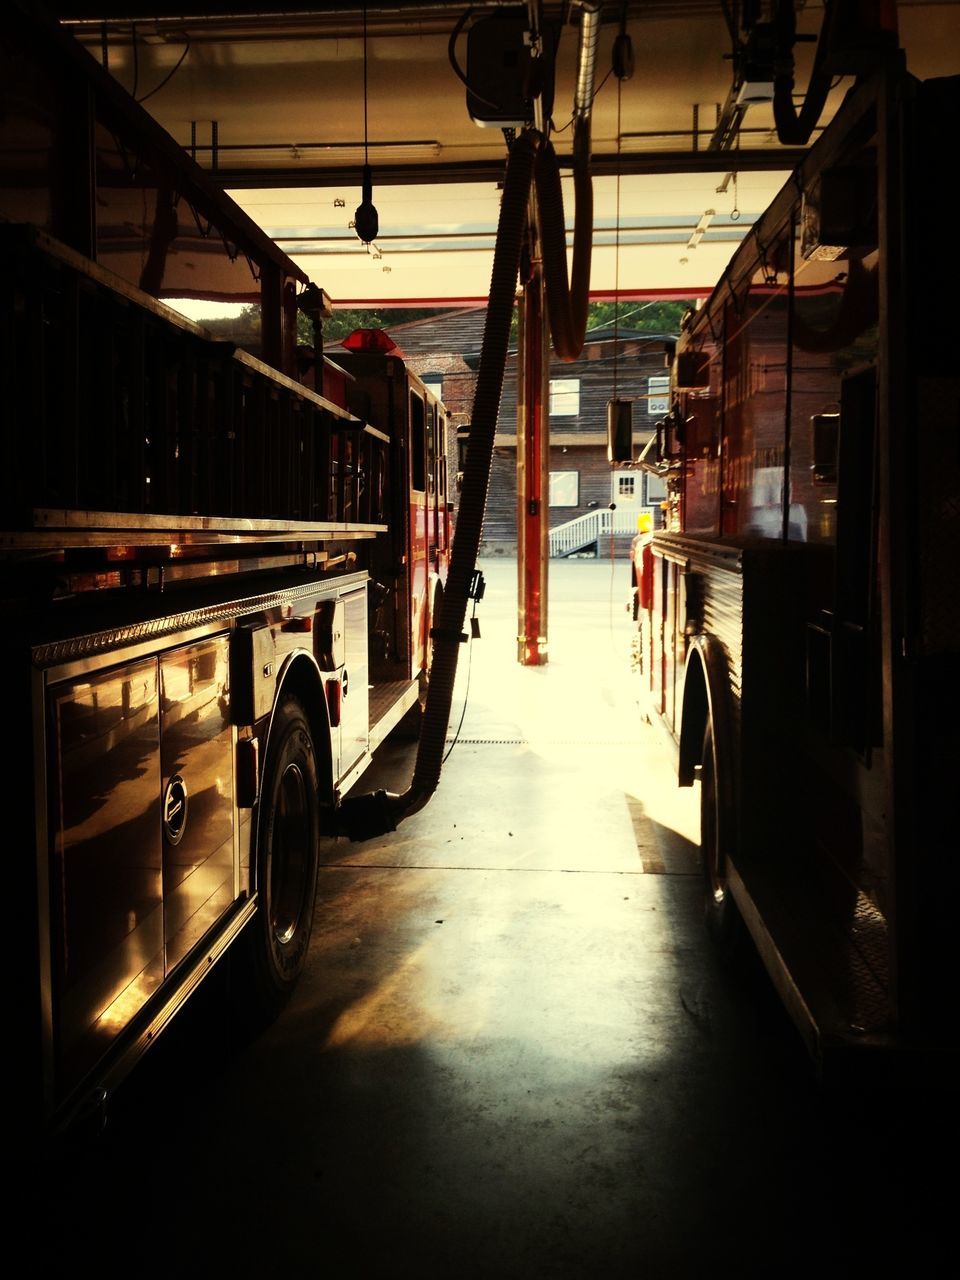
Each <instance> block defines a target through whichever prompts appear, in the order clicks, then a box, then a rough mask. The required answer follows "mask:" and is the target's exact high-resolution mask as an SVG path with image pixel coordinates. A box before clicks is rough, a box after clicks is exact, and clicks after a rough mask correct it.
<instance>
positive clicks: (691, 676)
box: [678, 649, 710, 787]
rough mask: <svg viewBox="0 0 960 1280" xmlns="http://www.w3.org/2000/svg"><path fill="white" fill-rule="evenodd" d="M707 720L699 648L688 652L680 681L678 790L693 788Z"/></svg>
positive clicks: (705, 685)
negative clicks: (679, 788)
mask: <svg viewBox="0 0 960 1280" xmlns="http://www.w3.org/2000/svg"><path fill="white" fill-rule="evenodd" d="M709 720H710V695H709V693H708V690H707V677H706V672H705V671H704V668H703V658H702V657H701V655H700V652H699V650H698V649H693V650H691V653H690V657H689V658H688V659H687V669H686V673H685V674H684V678H683V709H682V711H681V717H680V765H679V769H678V776H679V782H680V786H681V787H691V786H693V779H694V771H695V769H696V767H697V765H699V764H702V763H703V760H702V757H703V735H704V733H705V732H706V728H707V724H708V722H709Z"/></svg>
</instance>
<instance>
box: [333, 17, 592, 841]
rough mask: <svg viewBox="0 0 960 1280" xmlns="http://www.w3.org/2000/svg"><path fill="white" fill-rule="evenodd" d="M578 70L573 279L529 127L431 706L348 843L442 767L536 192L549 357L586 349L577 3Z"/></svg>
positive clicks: (540, 143) (354, 822)
mask: <svg viewBox="0 0 960 1280" xmlns="http://www.w3.org/2000/svg"><path fill="white" fill-rule="evenodd" d="M581 7H582V9H583V18H582V23H581V40H580V58H579V73H578V79H577V91H576V100H575V106H574V187H575V192H576V201H577V208H576V220H575V227H574V254H573V281H572V288H571V287H570V285H569V283H568V279H567V256H566V226H565V220H564V213H563V194H562V190H561V186H560V168H559V164H558V162H557V157H556V153H555V152H554V149H553V147H552V145H551V144H550V142H549V141H548V140H545V139H544V137H543V135H542V134H541V133H539V132H538V131H536V130H533V129H525V130H524V131H523V132H522V133H520V134H519V136H518V137H517V138H516V140H515V141H514V142H513V144H512V146H511V147H510V153H509V156H508V160H507V171H506V178H505V180H504V189H503V196H502V199H501V203H500V217H499V222H498V225H497V240H496V248H495V250H494V259H493V272H492V278H491V282H490V301H489V304H488V306H487V315H486V320H485V322H484V330H483V344H482V346H481V350H480V364H479V368H478V372H477V385H476V389H475V391H474V400H473V415H472V418H471V423H470V435H469V442H468V445H467V459H466V465H465V467H464V472H463V488H462V489H461V492H460V510H459V512H458V514H457V527H456V530H455V532H454V537H453V546H452V547H451V551H450V567H449V570H448V572H447V583H446V590H445V591H444V593H443V596H442V598H441V601H440V608H439V611H438V616H437V617H436V618H435V619H433V625H432V628H431V632H430V636H431V639H432V641H433V660H432V662H431V666H430V683H429V687H428V691H427V701H426V706H425V708H424V712H423V719H422V721H421V725H420V739H419V743H418V745H417V760H416V764H415V766H414V772H413V779H412V781H411V784H410V786H409V787H408V789H407V790H406V791H404V792H403V793H402V794H400V795H394V794H390V793H387V792H384V791H379V792H376V793H374V794H373V795H365V796H358V797H356V798H354V797H350V796H348V797H347V798H346V799H345V800H344V801H343V803H342V804H341V806H340V810H339V815H338V822H337V828H338V830H339V831H340V832H341V833H342V834H344V835H348V836H350V838H351V839H353V840H365V839H369V838H371V837H373V836H376V835H380V834H382V833H383V832H385V831H392V830H395V829H396V825H397V823H398V822H400V821H401V820H402V819H403V818H405V817H408V816H409V815H410V814H412V813H416V812H417V811H418V810H419V809H422V808H423V806H424V805H425V804H426V803H427V801H428V800H429V799H430V797H431V796H432V795H433V793H434V791H435V790H436V788H437V783H438V782H439V780H440V769H441V766H442V764H443V755H444V745H445V739H446V735H447V726H448V724H449V721H450V707H451V705H452V703H453V686H454V681H455V679H456V674H457V659H458V656H459V649H460V644H461V642H462V641H463V640H465V639H466V637H465V636H464V635H463V634H462V630H463V623H464V618H465V616H466V611H467V601H468V599H469V594H470V583H471V580H472V578H473V573H474V569H475V567H476V563H477V554H478V552H479V550H480V536H481V533H482V530H483V517H484V512H485V509H486V505H487V490H488V488H489V484H490V468H491V463H492V460H493V442H494V438H495V436H496V430H497V419H498V417H499V413H500V396H501V392H502V390H503V377H504V369H505V367H506V362H507V350H508V347H509V342H510V323H511V319H512V316H513V304H514V293H515V290H516V284H517V275H518V272H519V268H520V256H521V250H522V248H523V245H524V241H525V238H526V230H527V221H528V215H529V201H530V193H531V190H532V189H533V187H534V184H535V185H536V194H537V204H538V208H539V212H540V224H541V226H540V230H541V236H540V241H541V246H542V253H543V275H544V283H545V286H546V293H547V306H548V314H549V320H550V327H551V330H552V333H553V344H554V350H555V351H556V353H557V355H558V356H559V357H560V359H561V360H575V359H576V357H577V356H578V355H579V354H580V351H581V350H582V348H583V339H584V333H585V330H586V323H587V304H588V300H589V286H590V258H591V248H592V242H593V187H592V182H591V178H590V124H589V120H590V108H591V105H592V102H593V80H594V71H595V65H596V50H597V41H598V37H599V8H600V6H599V4H593V3H584V4H582V6H581Z"/></svg>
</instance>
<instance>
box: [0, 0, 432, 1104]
mask: <svg viewBox="0 0 960 1280" xmlns="http://www.w3.org/2000/svg"><path fill="white" fill-rule="evenodd" d="M2 63H3V79H4V85H5V95H6V104H7V105H6V107H5V113H4V118H3V120H2V122H0V138H2V143H0V145H2V150H3V166H4V181H3V184H2V193H0V258H2V264H3V267H2V274H0V324H2V333H0V338H2V352H3V386H4V396H3V418H2V434H3V456H4V468H3V476H2V480H0V485H2V488H3V518H2V521H0V530H2V531H0V548H2V550H0V596H2V599H3V605H4V627H3V640H2V649H3V655H4V659H5V664H4V665H5V670H6V699H7V716H6V722H7V725H8V732H9V739H8V741H9V742H10V744H11V745H12V744H13V743H16V744H17V745H16V748H15V749H12V750H11V751H10V752H8V755H7V765H6V776H7V785H8V790H7V794H8V797H9V800H10V802H11V803H10V805H9V821H8V824H7V840H6V845H5V848H6V850H7V865H8V869H9V880H8V890H9V892H10V901H11V905H12V906H13V912H12V915H11V919H10V922H9V924H10V927H9V929H7V930H5V931H4V936H5V945H6V947H7V949H8V957H7V958H8V965H9V967H8V969H7V972H8V974H9V975H10V982H9V985H8V990H11V989H12V993H13V998H12V999H11V1000H10V1001H9V1008H10V1019H11V1020H10V1022H9V1024H8V1036H9V1038H10V1041H11V1042H13V1043H16V1044H17V1045H18V1046H27V1047H28V1048H27V1049H26V1050H24V1051H23V1052H21V1051H19V1050H18V1059H19V1060H20V1062H21V1064H22V1073H21V1075H20V1076H19V1077H18V1085H17V1088H18V1093H17V1096H18V1098H20V1099H21V1101H22V1103H23V1106H22V1111H23V1113H24V1114H25V1115H27V1114H29V1117H30V1120H31V1123H32V1122H33V1120H35V1119H39V1120H40V1122H42V1123H45V1124H46V1125H47V1126H56V1125H57V1124H58V1123H60V1121H61V1120H63V1119H64V1118H66V1117H69V1116H71V1115H73V1114H74V1113H75V1112H76V1111H77V1110H83V1109H85V1108H86V1107H87V1106H88V1105H90V1103H91V1102H93V1103H94V1104H95V1105H97V1106H99V1105H100V1104H101V1102H102V1100H103V1099H104V1098H105V1096H106V1095H107V1093H108V1092H109V1091H110V1089H111V1088H112V1086H113V1084H114V1083H115V1082H116V1081H117V1080H118V1079H119V1078H120V1077H121V1076H122V1075H123V1073H124V1072H125V1071H127V1070H128V1069H129V1067H130V1066H131V1065H132V1063H133V1062H134V1061H136V1060H137V1058H138V1057H139V1056H140V1055H141V1054H142V1053H143V1052H144V1050H145V1049H146V1048H147V1047H148V1046H149V1045H150V1044H151V1043H152V1042H153V1041H154V1040H155V1039H156V1037H157V1036H158V1035H159V1034H160V1032H161V1031H162V1030H163V1029H164V1027H165V1026H166V1025H167V1024H168V1023H169V1021H170V1020H171V1018H172V1017H173V1016H174V1014H175V1013H176V1012H177V1010H178V1009H179V1008H180V1007H181V1006H182V1005H183V1004H184V1003H185V1002H186V1001H187V1000H188V999H189V998H190V996H191V994H192V993H193V991H194V990H195V989H196V988H197V987H198V985H199V984H200V983H201V982H202V981H203V980H204V978H205V977H206V975H207V974H208V973H210V972H211V971H212V969H213V968H214V966H215V965H216V963H217V962H218V961H220V960H221V959H223V958H224V957H226V956H228V955H229V956H230V958H231V961H232V962H235V964H236V974H237V978H236V981H237V983H240V984H241V985H242V989H243V991H244V1003H245V1007H246V1010H247V1011H248V1013H250V1014H251V1015H252V1016H254V1017H256V1018H261V1017H264V1016H267V1015H269V1014H270V1013H271V1012H273V1011H275V1010H276V1009H277V1008H278V1007H279V1006H280V1005H281V1004H282V1002H283V1000H284V999H285V997H286V995H287V994H288V992H289V991H290V989H291V988H292V986H293V984H294V983H295V981H296V979H297V977H298V975H299V973H300V970H301V969H302V966H303V963H304V958H305V953H306V948H307V943H308V941H309V937H310V929H311V922H312V915H313V906H314V894H315V888H316V878H317V866H318V860H319V859H320V858H321V857H322V856H323V847H324V840H325V839H326V838H327V837H330V836H332V833H333V831H334V821H333V816H332V815H333V814H334V812H335V811H336V810H337V808H338V806H339V802H340V799H341V797H344V796H346V794H347V793H348V792H349V791H350V790H351V788H354V787H355V784H356V782H357V780H358V779H359V778H360V776H361V775H362V773H363V771H364V769H365V768H366V766H367V764H368V763H369V761H370V759H371V752H372V751H373V749H374V748H375V747H376V745H377V744H378V743H379V742H380V741H382V739H383V737H384V736H385V735H386V734H387V733H388V732H389V731H390V730H391V729H392V728H393V727H394V726H395V725H396V724H397V723H398V722H399V721H400V720H401V718H402V717H404V716H406V715H408V714H412V715H414V716H415V715H416V711H417V707H418V703H419V700H420V696H421V689H420V685H421V683H422V679H423V674H424V671H425V669H426V665H427V662H428V657H429V644H430V642H429V633H430V630H431V623H432V615H433V611H434V610H435V608H436V607H437V606H438V602H439V600H440V598H441V594H442V584H443V580H444V577H445V574H446V566H447V559H448V550H449V533H450V530H449V515H450V507H449V503H448V498H447V487H446V486H447V471H446V414H445V411H444V408H443V405H442V404H441V403H440V402H439V401H438V400H437V399H436V397H435V396H433V395H432V394H431V393H430V391H429V390H428V389H427V388H426V387H425V386H424V385H423V384H422V383H421V382H420V380H419V379H418V378H416V377H415V376H414V375H413V374H412V373H411V372H410V371H409V370H408V369H406V367H405V365H404V363H403V361H402V359H401V358H400V357H399V356H398V355H397V354H396V353H392V354H389V353H388V354H384V353H383V352H377V351H373V352H371V351H368V350H365V349H364V347H365V345H367V346H369V343H367V344H364V342H363V339H362V338H358V339H356V340H355V341H354V342H353V343H351V344H349V345H350V346H351V347H353V348H358V347H359V348H360V349H359V350H357V349H354V350H351V351H350V352H349V353H347V354H345V355H344V357H343V360H342V362H341V363H339V364H335V363H334V362H332V361H331V360H330V359H329V358H328V357H326V356H325V355H324V353H323V351H322V319H323V316H324V314H325V312H326V309H327V305H328V302H329V300H328V299H326V297H325V295H323V294H322V291H320V290H319V289H317V288H316V287H315V286H313V285H311V284H310V282H309V281H308V280H307V278H306V276H305V275H304V273H303V272H302V271H301V270H300V269H299V268H298V267H297V266H296V265H295V264H294V263H293V262H292V261H291V260H290V259H289V258H287V257H286V256H285V255H284V254H283V253H281V252H280V251H279V250H278V248H277V247H276V246H275V245H274V244H273V242H272V241H270V240H269V238H268V237H267V236H265V235H264V234H263V233H262V232H261V231H260V230H259V228H257V227H256V226H255V225H254V224H253V223H252V222H251V221H250V220H249V218H247V217H246V215H245V214H244V213H243V212H242V211H241V210H240V209H239V207H237V206H236V205H235V204H234V203H233V202H232V201H231V200H230V199H229V198H228V197H227V196H226V195H225V193H224V192H223V191H222V190H220V189H219V188H218V187H217V186H216V184H215V183H214V182H213V181H211V179H210V177H209V176H208V175H207V174H205V173H204V172H202V171H201V170H200V169H199V167H198V166H196V165H195V164H194V163H193V161H192V160H191V159H190V157H189V156H188V155H187V154H186V153H185V152H184V151H183V150H182V149H181V148H180V147H178V146H177V145H176V144H175V143H174V141H173V140H172V139H171V138H169V136H168V135H166V134H165V133H164V132H163V131H162V130H161V129H160V128H159V127H158V126H157V125H156V123H155V122H154V121H153V120H152V119H151V118H150V117H149V116H148V115H147V114H146V112H145V111H144V110H143V109H142V108H140V107H139V106H138V105H137V104H136V103H135V102H134V101H133V99H132V98H130V97H129V96H128V95H126V94H125V93H124V92H123V91H122V90H121V89H120V87H119V86H118V85H117V84H116V83H115V82H114V81H113V80H112V79H111V77H110V76H109V75H108V74H107V73H106V72H105V71H103V70H102V69H101V68H100V66H99V65H98V64H97V63H96V62H95V61H94V59H92V58H91V57H90V56H89V55H88V54H86V53H85V52H84V51H83V50H81V49H80V47H79V46H78V45H77V44H76V43H75V42H74V41H72V40H71V39H70V38H69V37H67V36H65V35H63V34H62V33H61V32H60V31H59V30H58V29H57V28H56V27H53V26H49V25H47V24H46V22H44V21H43V20H42V19H40V18H39V17H37V16H35V15H34V14H32V13H31V12H30V11H29V9H28V8H27V7H25V6H24V7H21V6H19V5H14V6H13V7H12V11H11V13H10V14H9V15H8V17H7V20H6V21H5V24H4V33H3V39H2ZM174 297H185V298H212V299H233V300H237V299H239V300H244V301H255V302H257V303H259V305H260V316H261V334H260V343H259V353H258V354H256V355H255V354H251V353H250V352H248V351H246V350H243V349H240V348H239V347H236V346H234V344H233V343H231V342H228V341H225V340H221V339H217V338H215V337H213V336H212V335H211V334H210V333H208V332H207V331H205V330H204V329H203V328H201V327H200V326H199V325H197V324H195V323H193V322H191V321H190V320H187V319H185V318H184V317H183V316H182V315H181V314H179V313H178V312H177V311H175V310H173V309H171V308H170V307H168V306H167V305H165V304H164V303H163V302H162V301H160V299H161V298H174ZM298 308H300V309H301V310H303V311H304V312H305V313H306V314H307V316H308V318H309V319H310V321H312V324H313V334H314V345H313V349H312V351H310V352H308V353H307V355H308V357H309V358H308V359H307V360H306V361H304V360H303V358H302V356H303V353H302V351H300V352H298V343H297V336H296V331H297V326H296V321H297V311H298ZM305 367H306V368H307V369H308V374H307V375H305V376H306V378H307V380H308V381H309V380H312V382H313V384H314V385H313V388H311V387H310V386H307V385H304V378H303V377H302V376H301V375H302V374H303V369H304V368H305ZM323 391H325V392H326V394H325V395H324V394H321V392H323ZM30 1046H32V1047H33V1048H32V1049H31V1048H29V1047H30Z"/></svg>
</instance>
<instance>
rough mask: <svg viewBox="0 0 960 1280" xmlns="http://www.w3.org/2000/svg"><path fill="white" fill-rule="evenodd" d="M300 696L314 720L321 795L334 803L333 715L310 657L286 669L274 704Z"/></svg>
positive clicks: (294, 662)
mask: <svg viewBox="0 0 960 1280" xmlns="http://www.w3.org/2000/svg"><path fill="white" fill-rule="evenodd" d="M290 696H293V697H295V698H297V699H298V700H299V701H300V703H301V705H302V706H303V709H304V711H305V712H306V713H307V719H308V721H309V723H310V733H311V735H312V737H313V745H314V750H315V751H316V753H317V766H318V771H319V775H320V789H321V798H322V800H323V802H324V804H329V803H331V802H332V799H333V795H332V786H333V767H332V760H331V755H330V717H329V713H328V711H327V703H326V699H325V697H324V694H323V684H322V681H321V678H320V674H319V672H318V670H317V668H316V666H315V665H314V663H313V662H312V661H311V660H310V659H309V658H308V657H307V656H306V655H303V656H301V657H295V658H294V659H293V661H292V662H291V663H290V665H289V666H288V667H287V669H286V670H285V671H284V673H283V676H282V679H281V681H280V682H279V683H278V686H277V697H276V702H275V704H274V706H275V707H276V706H279V704H280V701H281V699H282V698H285V697H290Z"/></svg>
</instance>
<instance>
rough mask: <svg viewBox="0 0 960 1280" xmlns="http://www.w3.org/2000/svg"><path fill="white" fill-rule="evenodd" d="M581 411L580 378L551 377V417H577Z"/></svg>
mask: <svg viewBox="0 0 960 1280" xmlns="http://www.w3.org/2000/svg"><path fill="white" fill-rule="evenodd" d="M579 412H580V379H579V378H551V379H550V417H551V418H575V417H576V416H577V414H578V413H579Z"/></svg>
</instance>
